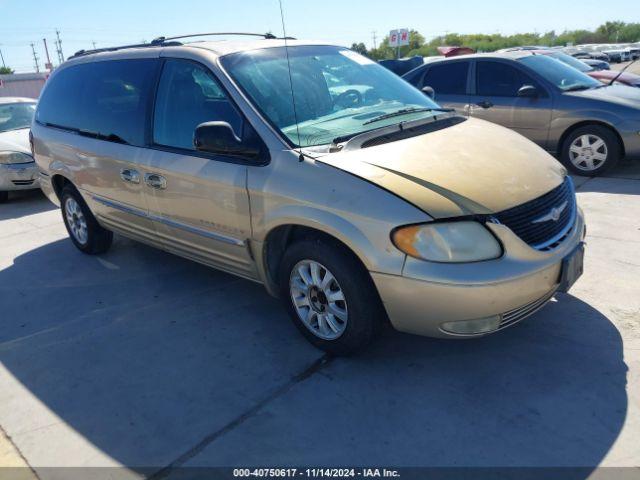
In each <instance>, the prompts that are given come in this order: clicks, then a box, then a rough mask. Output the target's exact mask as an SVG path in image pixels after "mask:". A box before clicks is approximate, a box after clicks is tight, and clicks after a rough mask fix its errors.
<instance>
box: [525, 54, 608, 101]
mask: <svg viewBox="0 0 640 480" xmlns="http://www.w3.org/2000/svg"><path fill="white" fill-rule="evenodd" d="M519 61H520V63H522V64H524V65H526V66H527V67H529V68H530V69H531V70H533V71H535V72H536V73H537V74H538V75H540V76H542V77H544V78H545V79H546V80H547V81H549V82H551V83H552V84H554V85H555V86H556V87H558V88H559V89H560V90H563V91H565V92H571V91H575V90H588V89H591V88H596V87H601V86H602V83H600V82H599V81H598V80H595V79H593V78H591V77H590V76H589V75H586V74H584V73H582V72H580V71H578V70H576V69H575V68H573V67H570V66H569V65H566V64H565V63H562V62H559V61H558V60H555V59H553V58H551V57H548V56H546V55H531V56H527V57H523V58H521V59H520V60H519Z"/></svg>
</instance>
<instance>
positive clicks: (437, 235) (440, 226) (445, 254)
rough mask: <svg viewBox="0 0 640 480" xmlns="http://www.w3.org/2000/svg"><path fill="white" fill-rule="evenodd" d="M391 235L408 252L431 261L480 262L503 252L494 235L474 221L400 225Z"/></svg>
mask: <svg viewBox="0 0 640 480" xmlns="http://www.w3.org/2000/svg"><path fill="white" fill-rule="evenodd" d="M391 238H392V240H393V243H394V244H395V246H396V247H398V248H399V249H400V250H401V251H403V252H404V253H406V254H407V255H411V256H412V257H415V258H419V259H422V260H429V261H432V262H447V263H461V262H478V261H480V260H491V259H494V258H498V257H500V256H501V255H502V247H501V246H500V244H499V243H498V241H497V240H496V239H495V237H494V236H493V235H492V234H491V233H490V232H489V230H487V228H486V227H484V226H483V225H481V224H480V223H478V222H473V221H460V222H446V223H445V222H443V223H430V224H424V225H412V226H409V227H401V228H398V229H396V230H395V231H394V232H393V234H392V236H391Z"/></svg>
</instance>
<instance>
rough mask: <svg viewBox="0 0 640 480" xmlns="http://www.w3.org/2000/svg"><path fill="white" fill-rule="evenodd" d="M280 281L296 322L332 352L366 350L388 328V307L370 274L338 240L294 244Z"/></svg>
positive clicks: (284, 259)
mask: <svg viewBox="0 0 640 480" xmlns="http://www.w3.org/2000/svg"><path fill="white" fill-rule="evenodd" d="M301 272H302V274H301ZM305 279H306V280H305ZM279 282H280V291H281V297H282V300H283V301H284V302H285V306H286V308H287V311H288V312H289V315H290V316H291V319H292V320H293V323H294V324H295V325H296V327H298V330H300V332H301V333H302V334H303V335H304V336H305V338H306V339H307V340H308V341H309V342H311V343H312V344H313V345H315V346H316V347H317V348H319V349H321V350H324V351H325V352H327V353H330V354H332V355H340V356H344V355H351V354H353V353H355V352H358V351H360V350H362V349H363V348H364V347H366V346H367V345H368V344H369V343H370V342H371V341H372V340H373V338H374V337H375V334H376V333H377V332H378V330H379V328H380V326H381V325H382V324H383V320H384V318H385V313H384V307H383V305H382V302H381V301H380V297H379V296H378V292H377V289H376V287H375V285H374V283H373V280H372V279H371V276H370V275H369V272H368V271H367V270H366V269H365V268H364V267H363V265H362V264H361V263H360V262H359V261H358V260H357V258H356V257H354V255H353V254H352V253H351V252H349V251H348V250H347V249H346V248H345V247H343V246H341V245H340V244H338V243H337V242H331V241H329V240H324V239H322V240H321V239H307V240H301V241H299V242H296V243H294V244H293V245H291V246H290V247H289V248H288V249H287V251H286V252H285V254H284V257H283V259H282V262H281V264H280V272H279ZM294 302H295V303H294Z"/></svg>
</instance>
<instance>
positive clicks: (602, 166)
mask: <svg viewBox="0 0 640 480" xmlns="http://www.w3.org/2000/svg"><path fill="white" fill-rule="evenodd" d="M621 156H622V148H621V146H620V142H619V140H618V137H617V136H616V135H615V133H613V132H612V131H611V130H610V129H608V128H606V127H603V126H601V125H586V126H584V127H580V128H577V129H575V130H574V131H573V132H571V133H570V134H569V136H568V137H567V138H566V139H565V141H564V144H563V145H562V153H561V158H560V160H561V161H562V163H563V164H564V165H565V166H566V167H567V168H568V169H569V170H570V171H571V172H573V173H575V174H577V175H582V176H586V177H597V176H598V175H601V174H603V173H604V172H606V171H608V170H610V169H611V168H613V167H614V166H615V165H616V164H617V163H618V161H619V160H620V157H621Z"/></svg>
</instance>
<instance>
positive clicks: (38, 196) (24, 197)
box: [0, 188, 57, 221]
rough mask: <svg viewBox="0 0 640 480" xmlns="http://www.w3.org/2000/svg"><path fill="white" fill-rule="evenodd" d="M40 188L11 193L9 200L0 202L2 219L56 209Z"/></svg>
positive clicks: (0, 217) (0, 216)
mask: <svg viewBox="0 0 640 480" xmlns="http://www.w3.org/2000/svg"><path fill="white" fill-rule="evenodd" d="M56 208H57V207H56V206H55V205H54V204H53V203H51V202H50V201H49V200H48V199H47V198H46V197H45V196H44V194H43V193H42V190H40V189H39V188H38V189H37V190H24V191H18V192H10V193H9V201H8V202H6V203H0V221H2V220H10V219H12V218H20V217H24V216H27V215H34V214H36V213H42V212H48V211H50V210H55V209H56Z"/></svg>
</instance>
